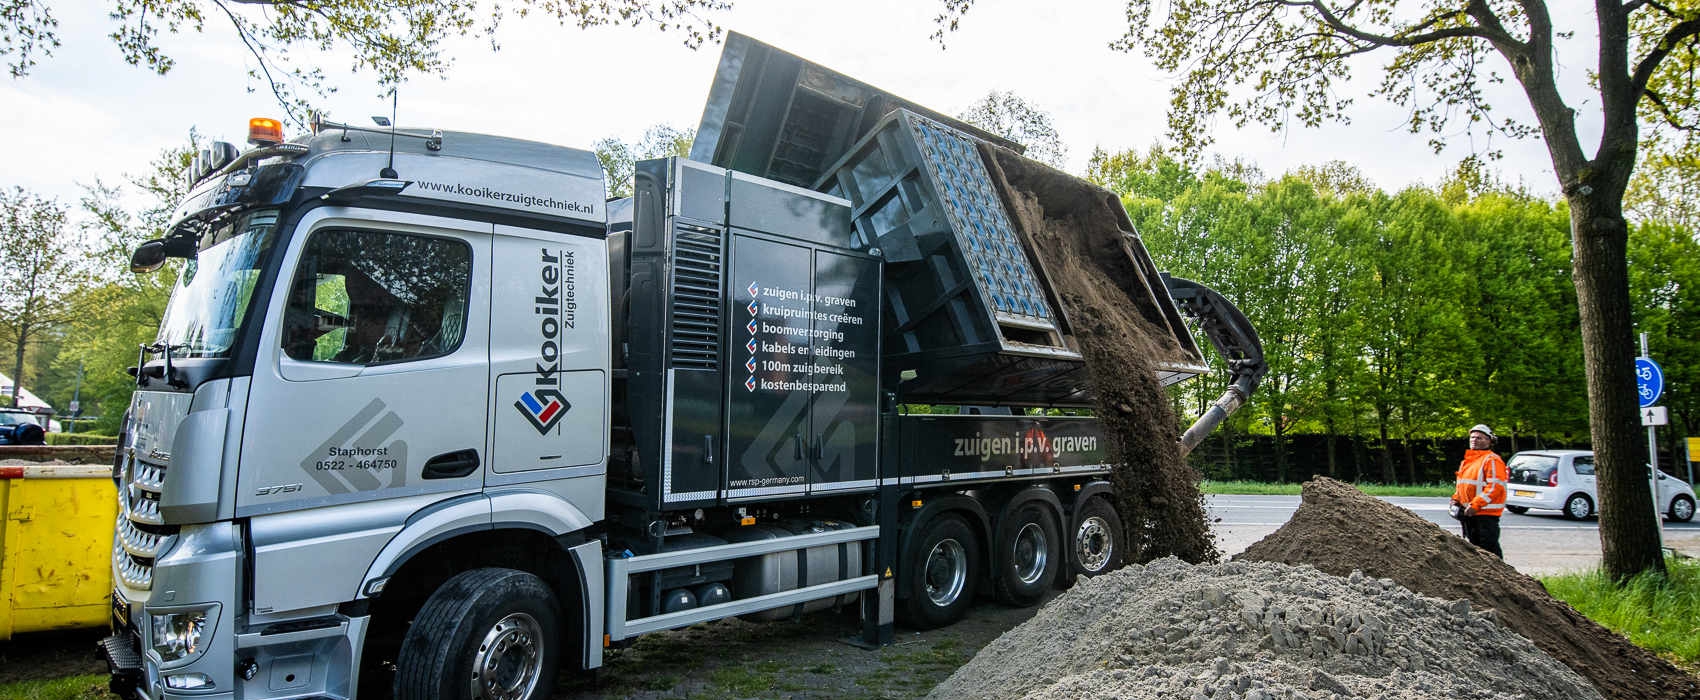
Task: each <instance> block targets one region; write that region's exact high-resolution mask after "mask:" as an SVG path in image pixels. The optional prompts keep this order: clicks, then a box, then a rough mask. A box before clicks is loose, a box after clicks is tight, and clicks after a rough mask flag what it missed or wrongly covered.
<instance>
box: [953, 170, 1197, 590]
mask: <svg viewBox="0 0 1700 700" xmlns="http://www.w3.org/2000/svg"><path fill="white" fill-rule="evenodd" d="M981 148H982V155H983V156H985V160H986V163H987V166H988V168H989V169H990V170H991V172H992V174H993V179H994V180H1000V181H1002V183H1003V184H1004V185H1005V186H1004V187H1001V188H1000V194H1001V195H1002V196H1003V199H1004V204H1005V207H1006V208H1007V209H1008V210H1009V212H1010V213H1011V215H1012V216H1013V218H1014V220H1015V224H1016V227H1017V228H1019V229H1021V230H1022V232H1023V233H1024V234H1026V237H1027V240H1028V243H1029V244H1030V245H1031V247H1032V249H1033V251H1034V252H1035V253H1036V255H1035V256H1034V257H1036V258H1040V259H1041V260H1042V263H1043V268H1044V273H1045V276H1046V277H1047V278H1048V280H1049V281H1050V283H1051V287H1052V288H1053V289H1054V290H1055V292H1056V299H1057V302H1058V303H1060V304H1061V306H1062V311H1063V315H1064V316H1065V317H1066V318H1067V319H1068V321H1069V323H1070V325H1071V329H1072V330H1073V333H1074V338H1075V340H1076V341H1077V342H1078V343H1079V346H1080V354H1081V356H1082V357H1083V358H1084V359H1085V361H1086V371H1087V376H1088V381H1089V384H1090V386H1091V388H1092V393H1093V396H1094V399H1095V400H1096V402H1097V406H1098V410H1097V416H1098V419H1099V421H1100V422H1101V423H1102V424H1103V430H1104V437H1105V439H1106V442H1107V446H1108V450H1107V451H1108V453H1109V457H1110V459H1111V462H1112V464H1114V465H1116V468H1115V470H1114V471H1113V472H1112V473H1111V482H1112V483H1114V484H1115V487H1116V498H1117V504H1116V510H1117V511H1118V512H1119V514H1120V515H1121V518H1122V521H1123V527H1124V529H1125V530H1126V531H1127V533H1128V535H1129V537H1128V538H1127V540H1128V543H1129V545H1130V550H1131V553H1132V557H1131V558H1132V560H1133V561H1150V560H1152V559H1156V558H1159V557H1164V556H1176V557H1179V558H1181V559H1184V560H1186V561H1190V562H1201V561H1216V560H1217V559H1219V557H1220V554H1219V552H1218V551H1217V549H1216V543H1215V539H1214V538H1212V537H1211V535H1210V525H1209V522H1208V520H1207V519H1206V517H1205V513H1204V498H1203V495H1202V494H1201V493H1200V492H1199V490H1198V480H1199V477H1198V473H1197V472H1195V471H1193V469H1192V467H1190V466H1188V465H1187V463H1186V460H1185V459H1183V458H1182V455H1181V452H1180V447H1179V444H1178V443H1177V441H1176V436H1177V435H1178V430H1177V426H1178V425H1179V422H1178V421H1177V420H1176V418H1175V414H1174V411H1173V409H1172V408H1171V406H1170V403H1169V395H1168V392H1166V391H1164V389H1163V385H1162V384H1161V382H1159V381H1158V379H1157V371H1156V367H1155V363H1156V362H1158V361H1160V360H1173V359H1180V358H1182V357H1183V354H1182V351H1181V349H1180V347H1179V346H1178V345H1177V344H1176V342H1175V340H1174V337H1173V335H1172V334H1171V333H1170V332H1168V331H1165V330H1160V329H1159V327H1158V325H1157V324H1160V323H1162V322H1163V321H1162V319H1161V315H1160V314H1161V312H1160V311H1159V310H1157V309H1156V307H1155V305H1154V304H1153V303H1151V302H1150V300H1149V297H1150V295H1151V292H1150V290H1147V289H1146V288H1144V287H1143V285H1142V284H1141V282H1144V283H1150V284H1161V282H1158V281H1157V280H1150V279H1145V278H1146V275H1143V274H1142V273H1141V272H1140V271H1139V269H1138V268H1137V267H1136V266H1135V265H1134V263H1133V261H1132V260H1131V259H1130V258H1129V257H1128V254H1127V253H1126V251H1124V250H1123V247H1122V246H1123V245H1124V244H1123V235H1124V234H1123V232H1122V231H1121V230H1120V229H1119V228H1118V227H1117V222H1118V221H1120V220H1121V219H1122V218H1123V214H1122V209H1121V202H1120V201H1118V200H1116V198H1115V196H1114V195H1112V194H1110V193H1109V192H1107V191H1105V190H1103V189H1101V188H1098V187H1095V186H1093V185H1091V184H1090V183H1088V182H1086V181H1084V180H1081V179H1079V178H1076V177H1074V176H1071V175H1068V174H1066V173H1063V172H1061V171H1059V170H1055V169H1052V168H1049V167H1046V166H1044V165H1042V164H1039V163H1037V162H1034V161H1031V160H1028V159H1026V158H1022V157H1020V156H1018V155H1015V154H1014V153H1011V152H1009V151H1005V150H1003V149H1000V148H996V147H993V146H982V147H981ZM1152 314H1156V315H1157V316H1156V317H1154V318H1153V317H1151V315H1152Z"/></svg>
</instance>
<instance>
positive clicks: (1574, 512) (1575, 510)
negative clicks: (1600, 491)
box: [1570, 497, 1589, 519]
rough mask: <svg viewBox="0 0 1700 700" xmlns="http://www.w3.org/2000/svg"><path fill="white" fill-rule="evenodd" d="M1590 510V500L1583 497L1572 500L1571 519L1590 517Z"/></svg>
mask: <svg viewBox="0 0 1700 700" xmlns="http://www.w3.org/2000/svg"><path fill="white" fill-rule="evenodd" d="M1588 510H1589V508H1588V499H1585V498H1581V497H1577V498H1572V499H1570V517H1572V518H1578V519H1580V518H1586V517H1588Z"/></svg>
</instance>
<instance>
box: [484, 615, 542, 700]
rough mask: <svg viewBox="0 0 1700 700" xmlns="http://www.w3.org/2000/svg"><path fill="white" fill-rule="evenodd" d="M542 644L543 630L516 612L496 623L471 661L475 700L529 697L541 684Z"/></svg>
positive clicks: (516, 699)
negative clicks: (478, 699) (481, 699)
mask: <svg viewBox="0 0 1700 700" xmlns="http://www.w3.org/2000/svg"><path fill="white" fill-rule="evenodd" d="M543 644H544V640H543V627H542V625H539V624H538V623H537V619H536V618H533V617H532V616H530V615H527V614H525V613H522V612H516V613H510V614H508V616H507V617H504V618H502V619H501V620H499V621H497V622H496V624H495V626H494V627H491V628H490V631H489V632H487V633H485V634H484V640H483V641H481V642H479V643H478V653H477V654H474V655H473V657H472V697H474V698H487V699H488V700H520V699H521V698H526V697H529V696H530V695H531V691H532V690H534V689H536V687H537V682H538V681H539V680H541V676H542V671H543Z"/></svg>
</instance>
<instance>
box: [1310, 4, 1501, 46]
mask: <svg viewBox="0 0 1700 700" xmlns="http://www.w3.org/2000/svg"><path fill="white" fill-rule="evenodd" d="M1472 2H1479V0H1472ZM1276 3H1277V4H1280V5H1285V6H1287V7H1301V8H1302V7H1308V8H1311V9H1312V10H1314V11H1315V12H1316V14H1317V15H1318V16H1320V17H1321V18H1322V21H1323V22H1324V23H1326V24H1327V25H1328V26H1329V27H1331V28H1333V29H1334V30H1335V31H1338V32H1341V33H1343V34H1345V35H1347V36H1350V37H1352V38H1354V39H1357V40H1359V41H1367V42H1371V43H1374V44H1379V45H1381V46H1404V47H1411V46H1420V45H1422V44H1427V43H1431V42H1435V41H1440V40H1443V39H1466V38H1470V39H1487V40H1488V41H1492V42H1494V43H1496V44H1497V43H1500V42H1505V43H1508V44H1518V43H1519V42H1518V41H1517V39H1516V38H1515V37H1512V36H1511V35H1510V34H1506V33H1505V32H1503V31H1499V32H1495V31H1493V30H1491V29H1489V28H1488V27H1484V26H1479V25H1466V26H1462V27H1448V28H1445V29H1436V30H1434V31H1429V32H1421V33H1417V34H1403V33H1401V34H1393V35H1386V34H1376V33H1374V32H1369V31H1365V30H1363V29H1359V28H1357V27H1355V26H1352V25H1350V24H1347V23H1346V21H1345V20H1343V19H1341V15H1340V14H1336V13H1335V11H1334V10H1332V9H1329V7H1328V6H1327V5H1326V4H1324V3H1323V2H1322V0H1276ZM1356 6H1357V5H1356V3H1354V4H1353V6H1352V7H1356ZM1350 9H1351V8H1348V11H1349V10H1350ZM1466 14H1467V11H1466V10H1454V11H1452V12H1437V13H1436V14H1435V15H1433V16H1432V17H1430V18H1429V19H1428V20H1427V21H1424V22H1423V23H1421V24H1417V25H1414V26H1412V27H1410V28H1409V29H1407V30H1406V31H1417V30H1419V29H1422V28H1425V27H1432V26H1434V25H1436V24H1439V22H1440V20H1441V19H1443V18H1448V17H1461V16H1464V15H1466Z"/></svg>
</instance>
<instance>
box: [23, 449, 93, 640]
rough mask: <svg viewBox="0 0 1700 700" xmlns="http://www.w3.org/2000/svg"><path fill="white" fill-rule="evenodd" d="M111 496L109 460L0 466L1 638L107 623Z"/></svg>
mask: <svg viewBox="0 0 1700 700" xmlns="http://www.w3.org/2000/svg"><path fill="white" fill-rule="evenodd" d="M117 503H118V500H117V494H116V493H114V490H113V485H112V469H111V467H105V466H100V465H88V464H69V465H41V466H28V467H0V514H4V516H5V517H4V518H3V519H0V640H7V639H11V638H12V635H13V634H15V633H18V632H39V631H43V630H57V629H68V628H73V627H101V626H104V625H106V624H107V615H108V614H109V609H110V607H111V604H110V602H109V601H110V600H111V596H112V523H113V520H114V518H116V517H117V511H118V506H117Z"/></svg>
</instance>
